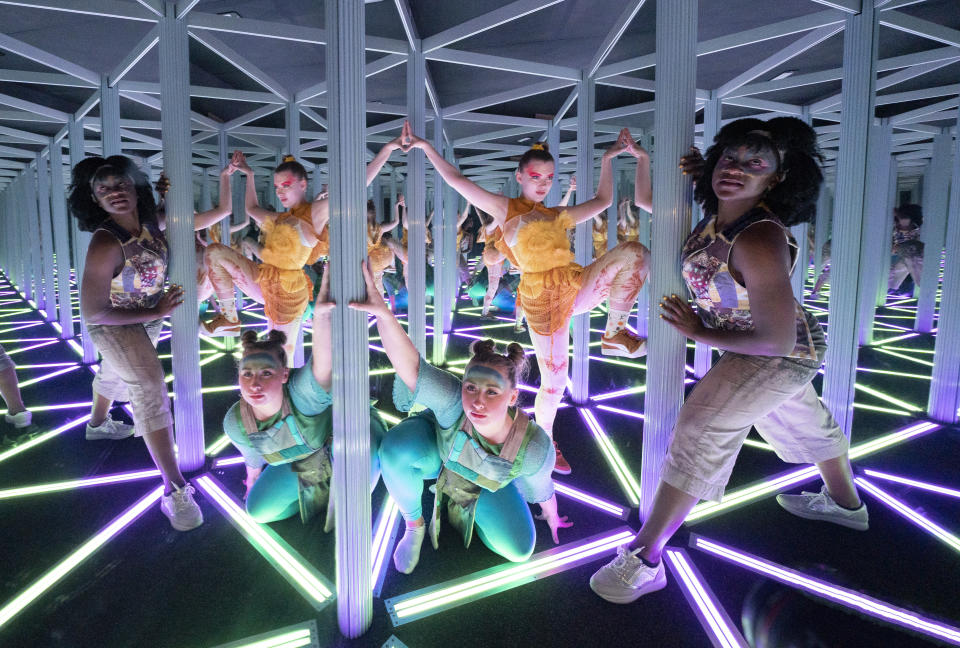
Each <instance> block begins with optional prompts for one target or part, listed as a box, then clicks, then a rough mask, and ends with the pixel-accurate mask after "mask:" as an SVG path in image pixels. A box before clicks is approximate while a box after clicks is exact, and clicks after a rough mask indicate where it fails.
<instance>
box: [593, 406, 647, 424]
mask: <svg viewBox="0 0 960 648" xmlns="http://www.w3.org/2000/svg"><path fill="white" fill-rule="evenodd" d="M596 408H597V409H599V410H603V411H605V412H613V413H614V414H620V415H621V416H629V417H630V418H635V419H640V420H641V421H642V420H643V413H642V412H634V411H632V410H625V409H620V408H619V407H610V406H609V405H597V406H596Z"/></svg>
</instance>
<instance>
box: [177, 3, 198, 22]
mask: <svg viewBox="0 0 960 648" xmlns="http://www.w3.org/2000/svg"><path fill="white" fill-rule="evenodd" d="M199 2H200V0H178V2H177V14H176V15H177V19H178V20H182V19H183V18H185V17H186V16H187V14H189V13H190V11H191V10H192V9H193V8H194V7H196V6H197V4H199Z"/></svg>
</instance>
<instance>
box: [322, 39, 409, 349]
mask: <svg viewBox="0 0 960 648" xmlns="http://www.w3.org/2000/svg"><path fill="white" fill-rule="evenodd" d="M426 65H427V64H426V60H425V59H424V57H423V51H422V50H421V49H420V43H419V41H418V42H417V43H416V49H413V48H411V49H410V53H409V56H408V58H407V114H408V116H409V119H410V126H411V128H413V132H414V133H416V134H417V135H419V136H421V137H426V128H427V119H426ZM361 110H362V109H361ZM332 168H333V165H332V164H331V170H332ZM426 170H427V162H426V156H425V155H424V153H423V151H421V150H420V149H413V150H411V151H410V152H409V153H407V193H406V195H405V200H406V205H407V214H406V215H407V224H408V227H407V258H408V260H409V262H408V263H407V332H408V334H409V335H410V339H411V340H413V344H414V346H416V347H417V351H419V352H420V354H421V355H423V356H426V350H427V329H426V325H427V317H426V308H427V302H426V292H427V288H426V283H427V279H426V254H427V251H426V229H425V227H424V225H425V223H426V208H427V181H426V180H427V179H426Z"/></svg>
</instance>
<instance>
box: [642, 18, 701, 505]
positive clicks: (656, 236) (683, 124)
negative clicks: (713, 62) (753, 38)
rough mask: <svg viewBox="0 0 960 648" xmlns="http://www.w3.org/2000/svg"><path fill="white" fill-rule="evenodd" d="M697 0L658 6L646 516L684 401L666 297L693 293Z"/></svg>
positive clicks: (678, 347)
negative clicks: (686, 249) (685, 166)
mask: <svg viewBox="0 0 960 648" xmlns="http://www.w3.org/2000/svg"><path fill="white" fill-rule="evenodd" d="M697 5H698V3H697V0H674V1H673V2H664V3H658V5H657V41H656V46H657V53H656V63H657V76H656V99H655V101H656V121H655V123H654V131H653V138H654V141H655V142H656V155H657V164H655V165H654V166H653V191H654V193H653V223H652V237H651V239H652V244H651V246H650V250H651V267H650V313H649V316H650V321H649V329H650V332H649V334H650V341H651V344H648V345H647V349H648V350H647V393H646V396H645V400H644V410H645V414H646V418H645V420H644V423H643V463H642V465H641V471H640V494H641V495H640V515H641V518H645V517H646V515H647V514H648V513H649V511H650V507H651V505H652V504H653V495H654V492H655V491H656V489H657V485H658V484H659V482H660V466H661V463H662V462H663V457H664V455H665V454H666V450H667V444H668V442H669V439H670V434H671V432H672V431H673V426H674V423H675V422H676V420H677V413H678V412H679V411H680V404H681V403H682V402H683V386H684V383H683V379H684V360H685V359H686V351H687V349H686V339H685V338H684V337H683V336H681V335H680V334H679V333H677V332H676V331H675V330H674V329H673V327H671V326H669V325H668V324H667V323H666V322H665V321H663V320H662V319H660V317H659V314H660V313H659V303H660V298H661V297H662V296H663V295H670V294H677V295H682V294H684V291H685V290H686V289H685V287H684V284H683V279H682V278H681V276H680V266H679V263H678V262H677V255H678V254H679V252H680V250H681V248H682V247H683V242H684V240H685V239H686V237H687V235H688V234H689V233H690V218H691V206H692V204H693V195H692V189H693V187H692V185H691V183H690V179H689V178H688V177H685V176H683V175H681V174H680V172H679V171H678V169H677V161H678V160H679V159H680V156H682V155H684V154H686V153H687V151H688V150H689V149H690V146H691V145H692V144H693V126H694V114H695V101H696V69H697V49H696V48H697Z"/></svg>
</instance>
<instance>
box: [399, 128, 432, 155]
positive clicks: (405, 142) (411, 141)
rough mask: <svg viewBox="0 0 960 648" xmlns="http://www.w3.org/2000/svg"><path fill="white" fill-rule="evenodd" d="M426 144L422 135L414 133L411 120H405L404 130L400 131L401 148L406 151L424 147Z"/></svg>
mask: <svg viewBox="0 0 960 648" xmlns="http://www.w3.org/2000/svg"><path fill="white" fill-rule="evenodd" d="M424 144H426V141H425V140H424V139H423V138H422V137H417V136H416V135H414V134H413V129H412V128H411V127H410V121H409V120H407V121H405V122H403V130H402V131H400V150H402V151H403V152H404V153H406V152H407V151H409V150H410V149H415V148H423V145H424Z"/></svg>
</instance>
